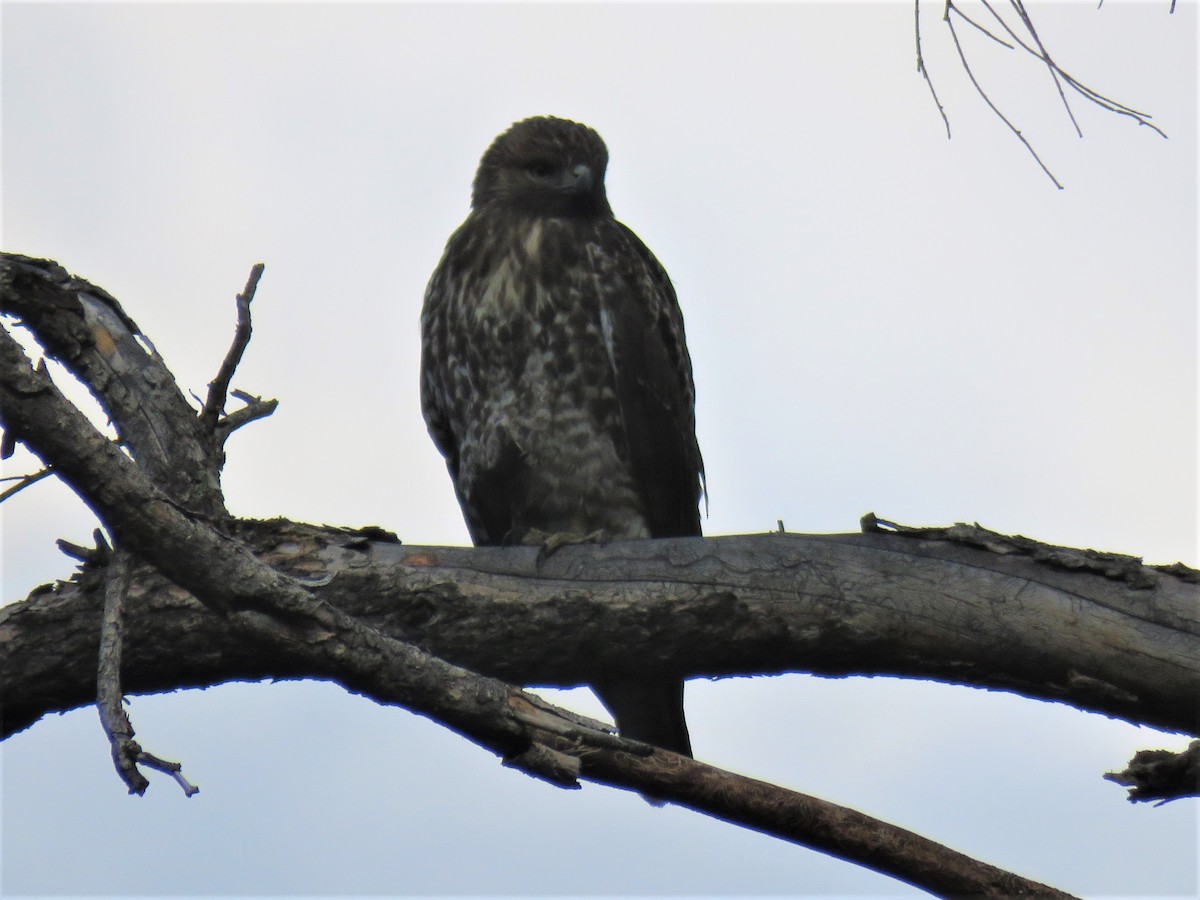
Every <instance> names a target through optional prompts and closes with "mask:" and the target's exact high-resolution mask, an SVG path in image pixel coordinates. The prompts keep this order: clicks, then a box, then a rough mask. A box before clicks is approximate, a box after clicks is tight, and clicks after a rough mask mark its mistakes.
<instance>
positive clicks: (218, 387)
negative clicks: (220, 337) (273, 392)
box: [200, 263, 274, 432]
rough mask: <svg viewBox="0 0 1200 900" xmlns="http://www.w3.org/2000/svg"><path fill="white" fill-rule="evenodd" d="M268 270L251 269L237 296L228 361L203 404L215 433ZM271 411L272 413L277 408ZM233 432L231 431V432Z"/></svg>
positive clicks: (204, 417) (202, 416) (207, 424)
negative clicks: (252, 306) (261, 281)
mask: <svg viewBox="0 0 1200 900" xmlns="http://www.w3.org/2000/svg"><path fill="white" fill-rule="evenodd" d="M265 268H266V266H264V265H263V264H262V263H257V264H255V266H254V267H253V268H252V269H251V270H250V277H249V278H248V279H247V280H246V286H245V287H244V288H243V289H242V292H241V293H240V294H238V295H237V327H236V329H235V330H234V334H233V343H232V344H231V345H230V347H229V352H228V353H226V354H225V359H224V360H222V361H221V368H220V369H219V370H217V375H216V377H215V378H213V380H212V381H211V382H210V383H209V385H208V399H207V400H206V401H205V402H204V409H203V410H201V412H200V423H201V425H202V426H203V427H205V428H206V429H207V430H208V431H210V432H215V431H216V429H217V420H218V419H220V417H221V416H222V415H223V414H224V412H225V398H226V397H227V396H228V394H229V384H230V382H232V381H233V373H234V372H235V371H236V370H237V367H238V364H239V363H240V362H241V361H242V355H243V354H244V353H245V352H246V348H247V347H248V346H249V345H250V334H251V332H252V329H251V326H250V301H252V300H253V299H254V293H255V291H257V290H258V280H259V279H260V278H262V274H263V270H264V269H265ZM271 409H272V411H273V410H274V407H271ZM264 415H269V413H264ZM232 430H233V429H229V431H232Z"/></svg>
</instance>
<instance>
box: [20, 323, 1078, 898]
mask: <svg viewBox="0 0 1200 900" xmlns="http://www.w3.org/2000/svg"><path fill="white" fill-rule="evenodd" d="M0 422H2V424H3V426H4V428H5V430H6V431H7V432H9V433H11V434H12V435H13V436H15V437H16V438H17V439H18V440H20V441H21V442H23V443H25V444H26V445H27V446H28V447H29V448H30V449H31V450H32V451H33V452H34V453H35V454H37V455H38V456H39V457H41V458H42V459H43V461H44V462H46V463H47V464H53V465H54V466H55V469H56V471H57V472H58V473H59V474H60V476H61V477H62V478H63V479H64V480H65V481H66V482H67V483H68V484H70V485H71V486H72V487H74V488H75V490H76V491H77V492H78V493H79V494H80V495H81V497H83V498H84V499H85V501H86V502H87V503H88V504H89V505H90V506H91V507H92V508H93V510H94V511H95V512H96V513H97V515H98V516H99V517H100V519H101V520H102V521H103V522H104V523H105V524H106V525H107V527H108V528H109V529H110V531H112V533H113V534H114V536H115V540H116V544H117V546H118V547H119V548H121V549H122V550H130V551H133V552H135V553H137V554H138V555H140V556H142V557H143V558H144V559H146V560H147V561H148V562H150V563H151V564H152V565H154V567H155V568H156V569H158V570H159V571H161V572H162V573H164V574H165V575H166V576H167V577H169V578H170V579H171V580H172V581H173V582H175V583H176V584H177V585H179V586H180V587H181V588H183V589H185V590H186V591H188V592H189V593H191V594H192V595H194V596H195V597H197V598H198V599H199V600H200V601H201V602H202V603H204V605H205V606H206V608H207V609H208V610H210V611H212V612H213V613H215V614H216V615H218V616H220V617H222V618H223V619H224V620H225V622H226V624H227V625H229V626H231V630H232V631H233V633H234V635H235V638H236V639H239V640H245V639H247V637H249V638H251V639H252V640H253V641H254V642H257V643H260V645H261V646H262V647H266V648H269V649H271V650H273V651H275V652H277V653H279V654H280V655H281V656H283V657H289V658H291V659H293V660H296V661H298V662H299V664H300V665H301V666H303V667H304V668H305V669H307V670H309V671H310V672H311V673H312V674H316V675H318V676H325V677H330V678H334V679H335V680H337V681H338V682H340V683H341V684H343V685H344V686H345V687H347V688H349V689H350V690H354V691H359V692H363V693H367V694H369V695H371V696H373V697H376V698H378V699H381V700H383V701H384V702H391V703H398V704H402V705H404V706H407V707H408V708H410V709H413V710H415V711H418V712H422V713H425V714H427V715H431V716H433V717H434V718H436V719H437V720H438V721H440V722H442V723H443V724H446V725H447V726H448V727H451V728H453V729H455V730H457V731H459V732H460V733H463V734H464V735H466V736H467V737H469V738H471V739H472V740H474V741H476V742H478V743H480V744H482V745H484V746H486V747H489V748H490V749H492V750H494V751H495V752H497V753H500V754H501V755H502V756H503V757H504V758H505V759H506V761H507V762H508V763H509V764H510V765H516V766H519V767H520V768H522V769H523V770H525V771H526V772H528V773H530V774H533V775H536V776H538V777H541V778H546V779H548V780H551V781H554V782H555V783H561V784H574V783H575V779H576V777H577V774H578V772H579V771H580V767H581V766H582V765H583V763H584V761H585V760H589V761H590V762H589V764H590V765H591V766H593V767H599V768H600V769H601V770H607V771H611V772H614V773H617V774H616V775H610V776H609V780H610V781H611V783H617V784H623V785H628V786H630V787H633V788H634V789H636V790H638V791H640V792H643V793H652V794H653V795H655V796H660V797H663V798H664V799H675V798H677V797H678V798H679V799H681V800H683V801H685V802H687V801H690V802H691V805H693V806H694V807H695V808H697V809H704V810H707V809H708V807H709V806H710V805H711V802H712V801H711V800H705V799H704V797H702V796H701V797H694V796H692V795H693V794H694V793H695V792H696V791H697V790H698V788H697V787H696V786H695V785H696V783H695V782H694V781H687V780H684V781H682V782H679V781H678V780H675V781H672V780H671V779H669V778H665V777H664V775H663V765H660V764H655V765H652V766H649V767H636V766H635V767H633V768H632V769H630V768H628V764H627V762H626V760H628V759H636V758H639V757H645V756H654V757H662V758H663V760H662V761H663V762H665V763H667V771H670V768H671V766H670V763H671V761H672V755H671V754H668V753H664V752H663V751H655V750H653V749H652V748H649V747H645V746H644V745H637V744H635V743H633V742H629V741H625V740H623V739H621V738H618V737H615V736H613V735H610V734H608V733H606V732H603V731H597V730H595V729H591V728H588V727H585V726H582V725H580V723H579V721H578V719H577V718H576V717H573V716H571V715H570V714H565V713H564V714H560V713H559V712H558V711H557V710H555V709H553V708H552V707H549V706H548V705H547V704H545V703H543V702H541V701H538V700H537V699H536V698H534V697H532V696H530V695H527V694H525V693H524V692H522V691H520V690H518V689H515V688H512V687H510V686H508V685H506V684H504V683H503V682H500V681H497V680H496V679H494V678H489V677H485V676H480V675H477V674H475V673H473V672H470V671H468V670H465V669H462V668H461V667H457V666H454V665H451V664H449V663H446V662H444V661H443V660H441V659H439V658H437V657H435V656H432V655H431V654H429V653H427V652H425V651H423V650H421V649H418V648H417V647H415V646H413V645H411V644H408V643H405V642H402V641H399V640H396V639H394V638H389V637H386V636H384V635H382V634H380V633H379V632H378V631H377V630H376V629H374V628H372V627H370V626H369V625H366V624H364V623H363V622H361V621H360V620H358V619H356V618H354V617H352V616H350V615H348V614H347V613H346V612H344V611H343V610H341V609H339V608H337V607H335V606H333V605H332V604H330V603H328V602H325V601H324V600H322V599H320V598H318V597H316V596H314V595H313V594H312V593H311V592H310V590H309V589H308V587H306V586H305V585H304V584H303V583H301V582H300V581H298V580H297V579H296V578H294V577H292V576H290V575H287V574H285V573H283V572H281V571H280V570H279V569H278V568H273V567H271V566H269V565H267V564H266V563H265V562H264V561H263V560H261V559H259V558H258V557H257V556H255V555H254V554H253V553H251V551H250V549H249V548H248V547H247V546H246V545H245V544H244V543H242V542H241V541H238V540H235V539H233V538H231V537H230V536H228V535H225V534H219V533H217V532H216V531H215V530H214V528H213V527H212V526H211V525H210V524H208V523H207V522H206V521H204V520H202V519H197V518H195V517H193V516H190V515H188V514H186V513H185V512H184V511H183V510H182V509H181V508H180V507H179V506H178V505H177V504H175V503H173V502H171V501H170V500H169V499H168V498H166V497H165V496H164V495H163V494H162V493H161V492H160V491H159V490H158V489H157V488H156V487H155V486H154V485H153V484H152V483H150V482H149V481H148V480H147V479H146V478H145V476H144V475H143V473H142V472H141V471H140V470H139V469H138V468H137V466H136V464H135V463H134V462H133V461H132V460H130V459H129V458H128V457H126V456H125V455H124V454H122V453H121V452H120V451H119V450H118V449H117V448H116V447H115V446H114V445H113V444H112V443H111V442H109V441H107V440H106V439H105V438H104V437H103V436H102V435H100V434H99V433H98V432H96V431H95V429H94V428H93V427H92V426H91V424H90V423H89V422H88V421H87V420H86V418H84V417H83V415H82V414H81V413H80V412H79V411H78V410H76V409H74V407H72V406H71V405H70V404H69V403H68V402H67V401H66V400H65V398H63V396H62V395H61V394H60V393H59V392H58V390H57V388H56V387H55V386H54V384H53V382H52V381H51V380H50V377H49V374H48V372H47V371H46V370H45V367H44V366H39V367H38V368H37V369H34V368H33V367H32V365H31V364H30V363H29V361H28V360H27V358H26V357H25V355H24V352H23V351H22V350H21V348H20V346H19V345H18V344H17V343H16V341H14V340H13V339H12V338H11V336H10V335H8V333H7V332H5V331H0ZM117 559H119V560H124V556H123V555H121V554H120V553H119V554H118V557H117ZM110 564H111V562H110ZM106 574H108V573H106ZM320 581H321V582H322V583H327V580H326V579H320ZM110 588H111V590H110V592H109V598H110V600H112V599H113V598H114V597H124V596H125V593H126V589H125V577H124V574H123V573H117V576H116V577H115V578H112V579H111V580H110ZM113 591H115V592H116V593H113ZM110 611H111V607H110ZM110 619H111V615H110ZM109 631H110V634H111V628H110V629H109ZM176 651H178V648H176ZM109 665H110V667H111V663H110V664H109ZM101 680H102V681H103V680H111V679H109V678H108V676H105V678H102V679H101ZM112 693H113V691H112V690H106V691H105V694H106V695H109V694H112ZM118 693H119V692H118ZM107 699H108V700H109V701H111V700H112V697H108V698H107ZM110 718H113V717H110ZM547 722H550V723H552V724H550V725H549V727H547V726H546V723H547ZM109 724H110V726H111V728H112V734H113V736H114V746H115V748H116V750H117V751H118V756H119V759H118V764H119V765H120V766H121V768H122V770H123V771H125V770H128V769H130V768H132V766H130V765H124V763H126V762H129V761H130V760H131V759H132V757H131V756H130V754H129V753H128V752H127V751H128V750H130V749H131V748H132V733H131V729H129V728H128V726H127V724H126V725H125V726H124V727H122V725H121V722H120V717H119V716H118V717H115V719H114V721H113V722H110V723H109ZM543 729H545V730H543ZM543 734H544V735H546V736H547V737H540V736H541V735H543ZM564 737H565V738H566V739H567V740H566V742H561V741H559V740H558V739H559V738H564ZM556 743H557V744H558V745H557V746H555V744H556ZM137 758H138V759H139V760H140V759H141V758H142V754H141V753H140V748H139V753H138V756H137ZM685 765H697V764H695V763H688V762H687V761H685ZM127 774H128V773H127ZM724 777H725V778H727V779H731V782H730V785H729V787H728V789H727V790H726V791H725V792H723V793H721V794H720V795H719V797H718V799H720V801H721V803H722V804H723V805H724V806H727V807H728V808H730V809H732V810H734V811H735V814H734V815H727V816H726V817H727V818H731V819H734V820H739V818H738V817H739V816H746V817H747V818H746V821H749V822H753V823H754V826H755V827H759V828H761V829H762V830H764V831H767V832H768V833H777V832H778V833H781V835H782V836H786V837H789V839H792V840H797V839H798V840H801V841H802V842H805V843H813V845H814V846H818V847H821V846H824V844H823V843H822V841H824V842H825V843H828V837H827V836H825V837H822V836H821V835H820V834H819V833H818V832H815V831H812V830H811V828H810V820H811V815H809V816H807V817H805V816H801V817H798V818H797V817H795V816H791V817H787V818H786V819H785V820H784V821H785V824H787V825H788V826H790V827H788V828H782V826H781V825H780V824H778V823H775V822H772V821H771V820H770V817H764V816H761V815H760V816H755V815H753V814H752V811H746V810H743V809H742V805H741V804H739V803H737V802H736V801H735V800H734V799H732V798H731V796H730V791H732V792H734V793H735V794H736V793H737V792H738V791H741V792H743V793H744V792H746V790H747V789H746V788H745V787H744V784H743V783H744V782H746V781H747V780H746V779H743V778H740V777H739V776H734V775H729V774H726V775H725V776H724ZM763 788H764V789H766V786H763ZM788 794H789V792H787V791H784V790H783V789H779V788H776V789H773V790H772V795H773V796H774V797H775V798H776V799H775V800H774V801H773V803H772V806H773V808H781V807H782V806H784V804H783V803H782V800H781V799H779V798H782V797H784V796H786V795H788ZM802 800H804V801H805V802H807V798H802ZM739 811H740V812H739ZM863 823H864V824H869V826H870V827H868V828H866V829H864V830H863V835H867V836H869V840H867V841H866V842H865V843H864V841H863V840H862V835H860V836H858V837H856V836H855V835H854V834H853V833H852V832H847V833H846V834H845V835H844V836H843V837H844V840H842V841H839V842H838V844H839V846H842V847H844V848H846V849H845V852H846V854H847V855H848V856H849V857H850V858H854V859H856V860H858V861H860V862H862V863H863V864H864V865H870V866H872V867H873V868H877V869H879V870H880V871H884V872H888V873H890V874H894V875H895V876H896V877H899V878H903V879H905V880H908V881H911V882H913V883H916V884H920V885H922V886H927V887H928V888H929V889H930V890H939V885H943V884H945V885H950V886H951V887H947V888H945V889H944V891H950V890H953V891H954V892H959V891H960V890H966V891H969V892H970V893H975V894H979V895H989V894H991V895H995V891H996V889H997V888H996V885H997V884H1001V883H1003V884H1004V885H1005V889H1006V890H1007V891H1008V892H1010V893H1011V890H1012V889H1013V888H1014V887H1016V889H1017V890H1018V892H1019V893H1023V894H1036V895H1046V896H1062V895H1060V894H1057V893H1056V892H1053V891H1051V890H1050V889H1048V888H1046V887H1045V886H1042V885H1038V884H1035V883H1032V882H1026V881H1024V880H1023V879H1020V878H1018V877H1017V876H1015V875H1008V874H1007V873H1003V872H997V870H993V869H991V868H990V867H984V866H982V865H981V864H979V863H976V862H974V861H972V860H969V859H966V858H962V857H960V856H959V855H958V854H953V853H952V852H951V851H948V850H945V849H944V848H938V847H937V845H935V844H932V843H930V842H924V841H923V840H922V839H917V838H916V836H912V838H913V839H914V840H918V841H922V844H923V847H924V849H925V851H927V852H926V854H925V855H924V856H922V855H919V854H918V855H912V854H909V855H905V854H903V853H899V854H896V856H895V857H894V858H892V857H890V856H888V854H883V853H881V852H880V848H881V846H883V845H886V844H892V843H899V844H900V845H901V846H903V845H904V843H903V840H902V839H901V838H900V837H898V836H897V837H889V836H890V835H892V833H893V831H895V830H894V829H891V828H890V827H889V826H886V825H885V824H884V823H873V822H870V820H867V819H866V818H865V817H863ZM781 829H782V830H781ZM881 836H882V837H881ZM881 840H882V841H883V842H884V844H880V841H881ZM814 842H815V843H814ZM925 845H927V846H925ZM871 846H873V847H874V849H873V850H872V849H871ZM960 870H961V871H960ZM948 871H954V872H956V873H957V874H956V875H955V876H954V880H952V881H947V880H946V879H947V877H948V876H947V874H946V873H947V872H948ZM998 879H999V880H998ZM944 891H943V892H944Z"/></svg>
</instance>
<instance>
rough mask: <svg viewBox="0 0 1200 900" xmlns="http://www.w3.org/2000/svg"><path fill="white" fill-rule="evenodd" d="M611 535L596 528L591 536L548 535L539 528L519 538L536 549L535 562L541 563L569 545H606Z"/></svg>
mask: <svg viewBox="0 0 1200 900" xmlns="http://www.w3.org/2000/svg"><path fill="white" fill-rule="evenodd" d="M611 540H612V535H611V534H609V533H608V532H607V531H605V530H604V529H603V528H597V529H596V530H595V531H593V532H592V533H591V534H580V533H579V532H576V531H556V532H554V533H549V532H545V531H542V530H541V529H540V528H530V529H529V530H528V531H527V532H525V535H524V536H523V537H522V538H521V543H522V544H525V545H527V546H531V547H533V546H536V547H537V548H538V555H537V561H538V562H539V563H541V562H542V561H543V560H545V559H549V558H550V557H551V556H553V555H554V554H555V553H557V552H558V551H559V550H561V549H562V548H563V547H568V546H570V545H571V544H607V543H608V542H609V541H611Z"/></svg>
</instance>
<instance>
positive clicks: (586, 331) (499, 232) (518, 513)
mask: <svg viewBox="0 0 1200 900" xmlns="http://www.w3.org/2000/svg"><path fill="white" fill-rule="evenodd" d="M607 163H608V153H607V151H606V149H605V147H604V142H603V141H602V140H601V139H600V136H599V135H598V134H597V133H596V132H595V131H593V130H592V129H590V128H588V127H587V126H585V125H580V124H578V123H575V122H570V121H567V120H565V119H557V118H549V117H542V118H533V119H526V120H524V121H522V122H518V123H516V124H515V125H513V126H512V128H510V129H509V130H508V131H506V132H505V133H503V134H502V135H500V136H499V137H498V138H496V140H495V141H494V142H493V143H492V145H491V146H490V147H489V148H488V149H487V151H486V152H485V153H484V155H483V159H482V160H481V161H480V164H479V171H478V173H477V174H476V176H475V182H474V190H473V194H472V202H471V207H472V208H471V213H470V215H468V216H467V219H466V221H465V222H464V223H463V224H462V226H461V227H460V228H459V229H458V230H457V231H456V232H455V233H454V234H453V235H452V236H451V238H450V241H449V243H448V244H447V245H446V251H445V253H444V255H443V256H442V260H441V262H440V263H439V264H438V267H437V269H436V271H435V272H434V273H433V277H432V278H431V279H430V282H429V287H428V289H427V290H426V294H425V306H424V309H423V310H422V313H421V335H422V360H421V402H422V408H423V411H424V413H425V420H426V422H427V423H428V425H429V431H430V434H431V435H432V436H433V439H434V441H435V442H436V443H437V445H438V448H439V449H440V450H441V451H442V453H443V454H444V455H445V457H446V465H447V467H448V468H449V470H450V476H451V478H452V479H453V481H454V488H455V491H456V492H457V494H458V500H459V503H460V504H461V506H462V509H463V514H464V516H465V517H466V520H467V527H468V528H469V530H470V532H471V538H472V540H473V541H474V542H475V543H476V544H477V545H485V544H510V543H521V542H539V543H540V542H541V541H543V540H545V539H546V537H547V536H548V535H564V534H565V535H574V536H577V537H583V536H585V535H589V534H592V533H593V532H596V531H601V532H603V534H604V535H605V536H606V537H608V538H612V539H617V540H621V539H631V538H651V537H681V536H686V535H699V534H700V515H699V511H698V509H697V504H698V502H699V499H700V496H701V493H702V488H703V463H702V461H701V458H700V449H699V446H698V445H697V443H696V435H695V413H694V408H695V398H694V389H693V385H692V368H691V360H690V359H689V357H688V352H687V347H686V345H685V343H684V333H683V318H682V316H681V315H680V312H679V305H678V302H677V301H676V299H675V291H674V289H673V288H672V286H671V281H670V279H669V278H668V277H667V273H666V272H665V271H664V269H663V267H662V266H661V265H660V264H659V262H658V260H656V259H655V258H654V255H653V254H652V253H651V252H650V251H649V250H648V249H647V248H646V246H645V245H644V244H643V243H642V242H641V241H640V240H639V239H638V238H637V236H636V235H635V234H634V233H633V232H632V231H630V230H629V229H628V228H626V227H625V226H624V225H622V224H621V223H620V222H618V221H617V220H616V219H615V218H613V214H612V210H611V209H610V208H609V205H608V199H607V197H606V195H605V190H604V172H605V168H606V166H607ZM592 686H593V688H594V689H595V690H596V693H597V694H598V695H599V696H600V698H601V700H603V701H604V703H605V705H606V706H607V707H608V708H609V710H610V712H612V714H613V715H614V717H615V718H616V720H617V725H618V727H619V728H620V730H621V732H622V733H623V734H625V735H626V736H628V737H632V738H636V739H638V740H642V741H646V742H648V743H653V744H656V745H658V746H661V747H665V748H667V749H671V750H675V751H677V752H680V753H686V754H688V755H690V754H691V746H690V743H689V740H688V733H687V726H686V724H685V722H684V717H683V682H682V680H681V679H679V678H677V677H671V676H663V675H661V674H656V675H655V676H653V677H649V676H642V675H639V674H638V673H636V672H623V673H613V674H612V675H611V676H605V677H602V678H599V679H597V680H596V681H595V682H594V683H593V685H592Z"/></svg>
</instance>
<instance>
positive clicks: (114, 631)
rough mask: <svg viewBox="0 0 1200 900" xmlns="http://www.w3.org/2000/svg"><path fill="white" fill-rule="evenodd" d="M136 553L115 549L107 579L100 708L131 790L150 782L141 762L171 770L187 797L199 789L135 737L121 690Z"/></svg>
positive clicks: (116, 759) (98, 694)
mask: <svg viewBox="0 0 1200 900" xmlns="http://www.w3.org/2000/svg"><path fill="white" fill-rule="evenodd" d="M131 562H132V556H131V554H130V553H129V552H128V551H126V550H123V549H121V548H120V547H118V548H116V549H115V550H113V551H112V556H111V558H110V559H109V561H108V572H107V573H106V577H105V582H104V613H103V615H102V617H101V620H100V656H99V662H98V665H97V667H96V709H97V711H98V712H99V713H100V724H101V725H102V726H103V727H104V733H105V735H106V736H107V737H108V743H109V747H110V748H111V750H112V758H113V765H114V766H115V767H116V769H117V774H118V775H120V776H121V780H122V781H124V782H125V784H126V785H128V786H129V793H131V794H137V795H139V796H140V795H142V794H144V793H146V788H148V787H150V782H149V780H147V778H146V776H145V775H143V774H142V773H141V772H140V771H138V764H139V763H141V764H143V765H147V766H149V767H150V768H152V769H158V770H160V771H163V772H168V773H170V774H171V775H172V776H174V778H175V780H176V781H177V782H178V783H179V786H180V787H181V788H183V792H184V794H185V795H186V796H188V797H190V796H192V794H195V793H196V792H197V791H198V790H199V788H197V787H195V786H194V785H191V784H189V783H188V781H187V779H185V778H184V777H183V775H182V774H181V772H180V770H181V768H182V766H180V765H179V763H171V762H167V761H166V760H162V759H159V758H158V757H156V756H154V755H152V754H150V753H147V752H146V751H145V750H143V749H142V748H141V745H139V744H138V742H137V741H135V740H134V739H133V733H134V732H133V724H132V723H131V722H130V721H129V716H128V715H127V714H126V712H125V707H124V705H123V704H124V692H123V691H122V689H121V655H122V651H123V649H124V644H125V633H124V630H125V629H124V605H125V595H126V594H127V593H128V591H129V580H130V568H131Z"/></svg>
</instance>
